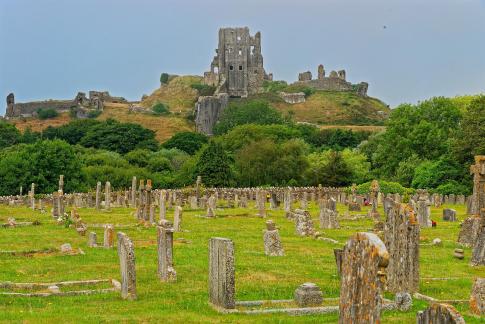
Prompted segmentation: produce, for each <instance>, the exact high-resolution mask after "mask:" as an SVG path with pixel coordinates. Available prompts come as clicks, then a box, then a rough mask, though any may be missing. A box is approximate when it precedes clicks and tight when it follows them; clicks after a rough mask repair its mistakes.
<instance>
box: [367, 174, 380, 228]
mask: <svg viewBox="0 0 485 324" xmlns="http://www.w3.org/2000/svg"><path fill="white" fill-rule="evenodd" d="M379 190H380V187H379V182H377V180H372V183H371V187H370V203H371V205H372V209H371V210H370V212H369V216H370V217H371V218H372V219H374V220H376V221H379V220H380V218H381V215H380V214H379V212H378V211H377V207H378V206H377V205H378V199H377V197H378V193H379Z"/></svg>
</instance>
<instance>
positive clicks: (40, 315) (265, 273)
mask: <svg viewBox="0 0 485 324" xmlns="http://www.w3.org/2000/svg"><path fill="white" fill-rule="evenodd" d="M63 181H64V180H62V184H63ZM66 181H67V180H66ZM307 189H308V192H309V194H307V193H306V191H305V189H298V188H293V190H294V192H293V194H289V192H290V190H289V189H288V188H287V189H285V188H280V189H275V188H273V189H268V191H260V190H259V189H254V190H253V189H249V191H248V192H247V193H244V191H238V190H235V189H227V192H229V193H226V191H225V190H217V191H215V192H218V194H216V193H215V192H214V191H211V192H213V194H212V195H210V197H209V199H206V196H207V195H208V193H209V190H208V189H207V191H206V193H205V195H204V196H201V197H200V198H199V200H198V201H199V202H198V203H196V202H197V199H196V197H195V194H196V193H197V192H198V190H197V191H196V190H195V189H193V192H189V195H187V192H185V193H182V192H181V191H175V190H174V191H173V193H172V190H169V191H165V190H163V191H159V190H153V192H152V191H151V187H150V186H149V185H148V184H147V186H141V189H140V191H139V192H136V194H135V196H136V201H135V205H132V204H131V197H130V194H131V192H128V191H126V192H124V194H125V196H124V197H123V196H122V195H121V194H120V193H117V194H116V196H115V193H114V192H113V193H111V189H110V188H109V187H108V186H107V187H105V188H103V190H100V191H99V193H98V195H96V196H97V197H98V198H97V199H96V197H95V196H93V195H92V194H91V195H90V196H92V197H91V198H93V200H92V201H91V198H87V196H89V194H88V195H86V194H79V195H82V197H78V198H73V196H75V195H63V194H61V191H59V192H58V193H56V194H57V195H53V197H52V200H51V201H50V200H49V198H46V199H41V200H45V201H42V202H41V200H36V199H35V198H34V199H32V196H30V198H29V196H28V195H26V196H23V197H21V196H17V197H15V198H14V197H10V198H9V200H11V201H14V200H15V203H13V202H10V203H8V204H6V203H5V201H4V204H2V205H1V206H0V223H1V224H4V226H2V227H0V231H1V235H0V251H1V252H0V259H1V264H2V267H1V268H0V273H1V274H0V277H1V278H2V283H1V284H0V287H1V288H0V312H1V314H2V320H4V321H19V320H20V321H27V322H29V321H47V322H55V321H61V322H93V321H95V322H98V321H127V322H131V321H136V322H140V321H141V322H154V321H159V320H164V321H168V322H211V323H214V322H238V323H240V322H251V323H253V322H264V323H266V322H274V323H280V322H323V323H337V322H338V321H339V314H338V309H339V298H342V297H341V279H340V276H339V274H338V271H337V265H336V257H335V255H334V254H335V252H334V250H335V249H342V248H343V247H344V245H345V244H346V242H347V241H349V239H351V238H352V237H353V236H354V235H355V233H356V232H373V233H376V235H382V231H381V232H380V233H379V225H376V224H379V223H380V224H381V225H382V221H383V220H385V216H384V215H385V214H386V212H385V210H384V204H383V203H382V202H383V201H384V199H387V198H384V197H383V196H384V195H381V194H379V199H377V195H376V197H375V200H374V201H376V202H377V201H378V203H377V204H375V203H374V205H377V206H378V207H377V208H373V207H372V206H360V205H361V204H360V201H359V198H358V196H356V198H357V199H356V202H355V203H354V205H355V204H358V205H359V207H361V208H360V209H361V210H360V211H349V209H352V208H349V203H348V201H353V196H352V195H350V196H347V197H346V198H347V199H345V197H343V196H345V195H339V196H338V197H337V199H335V200H334V198H329V195H331V196H334V195H333V194H329V193H328V191H326V189H325V190H324V191H322V189H321V188H307ZM271 190H275V191H274V192H277V193H276V194H270V193H271V192H272V191H271ZM370 190H371V189H370ZM102 192H104V194H103V193H102ZM106 192H108V196H106ZM167 192H168V194H167ZM283 192H284V193H283ZM302 192H303V194H302ZM315 192H317V194H315ZM231 193H232V194H231ZM234 193H236V194H234ZM298 193H299V194H298ZM310 193H311V194H310ZM321 193H322V195H320V194H321ZM370 193H371V194H370V195H371V196H370V198H371V199H372V191H370ZM191 194H193V195H194V196H191ZM162 195H163V197H164V198H162ZM120 196H121V198H120ZM243 196H244V197H248V198H249V199H248V198H242V197H243ZM106 197H108V200H106ZM115 197H116V199H115ZM165 197H167V198H168V200H165ZM176 197H178V198H176ZM289 197H292V198H289ZM342 198H344V199H342ZM415 198H416V197H415ZM446 198H447V199H448V197H446ZM194 200H195V201H194ZM456 200H460V199H456ZM456 200H455V201H449V200H447V201H443V202H444V204H442V205H441V204H440V205H439V206H438V207H435V205H434V204H432V206H430V220H432V221H434V222H436V226H432V227H428V226H422V227H421V230H420V232H418V236H419V239H418V238H417V237H416V238H415V239H416V242H415V243H416V244H415V245H414V247H415V248H417V249H418V250H419V261H418V262H417V264H418V265H419V268H418V269H417V270H416V271H417V273H418V274H417V277H418V278H416V279H417V287H416V289H414V288H410V286H412V285H411V283H410V282H411V281H413V275H412V274H411V273H409V272H408V273H406V271H407V270H406V269H405V270H404V273H403V274H402V277H401V278H400V280H401V284H403V285H406V286H408V287H407V288H406V289H404V290H406V291H410V292H411V293H410V295H411V296H412V306H409V305H408V306H407V307H404V308H402V309H400V308H399V307H398V306H397V305H396V301H395V294H394V293H392V292H391V291H389V290H388V289H390V288H392V287H391V285H390V282H389V277H390V273H387V274H386V275H385V276H384V277H386V276H387V278H388V282H387V283H386V282H385V280H384V287H383V288H384V289H383V291H382V298H383V301H384V302H383V306H382V310H381V309H380V308H375V309H377V312H378V313H380V320H381V321H382V323H414V322H415V321H416V313H417V312H418V311H423V310H425V309H426V308H427V307H429V306H430V305H431V304H433V303H435V302H439V303H441V302H442V303H446V304H450V305H452V306H453V307H454V309H455V310H456V311H457V312H458V313H459V314H461V315H460V316H462V317H463V319H464V320H465V321H466V323H483V317H480V315H477V314H476V312H474V311H473V310H472V309H471V307H470V297H471V291H472V286H473V282H474V279H475V278H477V277H483V274H484V268H483V266H471V265H470V262H471V258H472V250H473V248H472V247H470V246H464V245H462V244H459V243H457V238H458V235H459V232H460V222H462V221H463V220H465V219H466V218H467V217H468V215H467V207H466V205H465V203H464V201H456ZM106 201H109V202H110V203H108V204H106ZM329 201H330V202H329ZM52 203H54V204H59V205H58V206H57V208H56V207H55V206H54V209H53V210H51V208H52ZM326 203H327V205H325V204H326ZM328 204H330V205H328ZM399 205H400V206H401V204H399ZM405 205H406V204H404V203H403V204H402V206H405ZM324 206H326V207H328V208H330V209H326V207H324ZM396 206H397V204H396ZM59 207H60V208H59ZM96 207H97V208H96ZM354 207H355V206H354ZM300 208H304V210H303V209H300ZM161 209H162V210H163V211H164V212H163V211H162V212H161V211H160V210H161ZM322 209H324V210H325V211H326V212H328V211H329V210H335V212H334V214H333V215H334V216H335V217H334V218H333V222H327V221H322V217H325V216H322V215H321V210H322ZM445 209H453V210H455V211H456V220H455V221H445V220H444V219H443V215H444V212H443V211H444V210H445ZM60 210H64V213H65V214H64V217H53V216H52V212H54V213H56V212H57V213H59V215H61V214H60V212H59V211H60ZM392 210H394V209H392ZM396 210H398V209H396ZM304 212H305V215H307V216H308V215H310V221H309V219H305V222H306V223H304V226H303V227H301V226H300V225H299V221H298V220H297V219H299V218H298V217H299V216H298V213H301V214H302V215H303V213H304ZM397 212H399V211H397ZM388 213H391V210H389V211H388ZM175 214H177V215H175ZM377 214H378V215H380V216H376V215H377ZM372 215H374V216H372ZM295 217H296V218H295ZM376 217H381V221H380V222H379V221H376ZM270 220H271V221H272V224H271V222H269V223H270V224H269V225H267V222H268V221H270ZM332 223H333V225H332ZM335 223H336V224H335ZM107 224H109V226H106V225H107ZM322 225H323V227H325V228H322ZM305 226H306V227H305ZM335 227H337V228H335ZM418 227H419V225H418ZM266 228H268V231H266V233H267V232H270V230H273V231H274V230H276V231H277V232H278V235H277V237H279V238H276V239H277V240H279V244H276V245H275V244H272V245H271V246H265V242H266V240H267V238H266V235H267V234H264V232H265V230H266ZM302 228H303V230H302ZM387 228H388V227H387V225H386V229H387ZM157 232H163V233H164V234H163V235H164V236H160V234H157ZM93 233H95V234H96V238H94V241H93ZM120 233H123V234H120ZM167 233H168V234H167ZM120 235H121V236H123V235H124V237H123V238H122V237H121V236H120ZM372 235H374V234H372ZM157 237H163V238H162V239H157ZM263 237H264V239H263ZM214 238H225V239H227V240H228V241H224V242H220V243H224V244H225V243H227V242H229V243H231V245H230V247H231V248H232V249H233V250H234V259H233V260H232V261H233V268H234V273H235V275H234V277H233V278H232V279H233V288H234V287H235V289H234V290H233V291H232V294H233V296H232V299H231V298H230V300H232V303H233V305H232V306H230V305H229V306H227V305H226V306H227V307H220V306H221V305H214V302H213V300H212V298H214V297H210V296H212V294H213V288H211V289H209V285H210V283H209V282H210V281H209V272H211V273H212V275H211V276H213V275H214V274H213V272H214V268H213V267H212V266H211V264H213V262H215V261H209V260H210V258H212V257H210V256H209V254H211V253H209V244H211V251H212V250H213V249H220V248H221V247H222V246H219V247H218V246H217V244H216V243H215V242H214V243H213V242H212V240H214ZM125 239H128V241H129V242H130V244H131V243H132V245H131V248H132V251H131V252H134V260H135V261H134V269H135V271H134V272H131V271H128V272H126V270H125V272H126V273H128V277H129V278H130V276H133V277H131V278H132V280H133V282H134V283H135V285H136V286H130V282H131V280H128V288H127V291H125V292H124V293H125V295H124V296H123V291H124V289H123V288H121V291H122V292H121V293H120V285H121V286H123V280H125V279H122V275H121V274H120V256H119V255H120V254H121V253H124V252H122V251H120V247H119V246H118V244H120V242H121V240H125ZM166 239H168V240H167V241H165V242H168V248H167V246H166V245H165V248H167V249H166V250H164V251H165V254H164V259H163V261H162V263H164V266H162V268H163V267H165V269H164V270H161V269H160V268H159V267H158V263H159V257H158V255H159V252H157V251H158V249H159V247H158V244H157V243H159V242H160V240H166ZM271 239H274V236H272V237H271V238H269V239H268V240H271ZM436 239H439V240H440V241H439V242H438V241H437V240H436ZM216 240H217V239H216ZM229 240H230V241H229ZM209 241H211V243H209ZM383 241H384V238H383ZM170 242H171V243H170ZM66 243H67V244H69V245H70V247H69V248H67V249H66V248H65V245H66ZM212 244H215V245H214V246H215V247H214V246H212ZM61 246H64V248H62V247H61ZM117 246H118V248H117ZM275 247H276V248H277V249H280V252H281V253H277V254H271V253H267V254H268V255H267V254H266V253H265V251H268V250H267V249H269V250H270V251H271V249H272V248H275ZM387 249H390V248H389V246H388V247H387ZM394 249H395V250H397V248H396V247H394ZM456 249H461V250H463V256H464V257H463V258H461V259H460V258H457V257H456V256H455V254H456V251H455V250H456ZM167 253H168V257H167ZM219 253H221V251H219ZM226 253H227V251H226ZM128 255H130V254H129V253H128ZM211 255H212V254H211ZM222 255H224V253H223V254H222ZM392 256H393V254H392V253H391V258H392ZM219 257H222V256H221V255H220V256H219ZM414 262H416V261H414ZM167 263H168V264H167ZM391 263H392V262H390V264H391ZM167 266H168V272H167ZM342 266H343V268H342V271H343V270H344V267H345V266H346V265H345V261H344V264H343V265H342ZM389 267H390V265H389V266H388V269H387V270H389ZM226 270H227V269H226ZM381 270H382V269H381ZM122 272H123V270H122ZM135 272H136V274H135ZM161 272H164V274H165V276H164V275H161ZM220 275H221V274H220V273H218V274H217V276H220ZM223 275H224V274H223ZM374 276H375V274H374ZM349 278H350V280H351V284H352V285H358V282H357V280H356V278H351V277H349ZM66 282H68V283H67V284H66ZM69 282H74V283H71V284H69ZM120 282H121V284H120ZM9 283H10V284H9ZM12 283H36V284H40V283H43V284H44V285H30V286H29V285H27V286H25V285H24V286H16V285H13V284H12ZM304 283H313V284H315V285H316V286H318V288H319V289H320V291H321V294H320V297H319V298H320V299H321V300H320V302H317V303H316V305H317V306H318V307H316V308H315V307H313V306H315V305H312V304H309V305H302V304H301V303H298V302H297V300H296V299H295V298H296V297H295V296H296V293H295V291H296V290H297V288H299V287H300V286H301V285H302V284H304ZM226 284H227V282H226ZM53 286H55V287H53ZM385 286H387V290H386V289H385ZM116 287H118V288H116ZM209 291H211V293H209ZM416 293H417V294H416ZM482 293H483V292H482ZM42 294H45V295H42ZM322 296H323V299H322V298H321V297H322ZM216 297H217V296H216ZM219 297H220V296H219ZM429 298H433V299H434V301H433V300H429ZM216 299H217V298H216ZM427 299H428V300H427ZM368 300H372V298H369V299H368ZM210 301H212V303H210ZM259 301H262V302H259ZM271 301H273V302H271ZM481 303H483V301H481ZM229 304H230V303H229ZM222 305H225V304H224V302H223V303H222ZM386 305H387V306H386ZM340 307H342V305H341V306H340ZM369 308H370V306H369ZM314 309H318V310H319V311H317V312H316V313H313V310H314ZM305 310H306V311H305ZM369 311H370V309H369ZM340 320H342V318H340ZM344 322H345V321H344ZM447 323H455V322H454V321H450V322H447ZM456 323H459V322H458V321H456Z"/></svg>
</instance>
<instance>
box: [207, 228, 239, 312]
mask: <svg viewBox="0 0 485 324" xmlns="http://www.w3.org/2000/svg"><path fill="white" fill-rule="evenodd" d="M235 295H236V289H235V268H234V243H233V242H232V241H231V240H230V239H227V238H220V237H213V238H211V239H210V241H209V302H210V303H211V304H212V305H214V306H215V307H218V308H222V309H234V308H235V307H236V300H235Z"/></svg>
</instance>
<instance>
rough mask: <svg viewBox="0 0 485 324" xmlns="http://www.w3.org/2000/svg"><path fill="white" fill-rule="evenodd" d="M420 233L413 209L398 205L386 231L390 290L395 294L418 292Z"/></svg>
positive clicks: (396, 204)
mask: <svg viewBox="0 0 485 324" xmlns="http://www.w3.org/2000/svg"><path fill="white" fill-rule="evenodd" d="M419 232H420V228H419V223H418V222H417V219H416V216H415V214H414V212H413V211H412V210H411V208H410V207H409V206H407V205H405V204H398V203H395V204H394V205H393V207H392V208H391V209H390V210H389V215H388V217H387V220H386V223H385V229H384V242H385V244H386V247H387V250H388V252H389V265H388V267H387V288H388V290H389V291H391V292H393V293H398V292H409V293H414V292H416V291H417V290H418V288H419Z"/></svg>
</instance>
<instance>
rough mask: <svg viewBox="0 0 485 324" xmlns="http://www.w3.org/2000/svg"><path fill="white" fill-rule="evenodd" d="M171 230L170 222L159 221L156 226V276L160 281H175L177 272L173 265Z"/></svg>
mask: <svg viewBox="0 0 485 324" xmlns="http://www.w3.org/2000/svg"><path fill="white" fill-rule="evenodd" d="M173 232H174V229H173V227H172V223H170V222H169V221H167V220H162V221H160V226H157V243H158V277H159V278H160V279H161V280H162V281H167V282H169V281H176V280H177V272H176V271H175V269H174V267H173Z"/></svg>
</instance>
